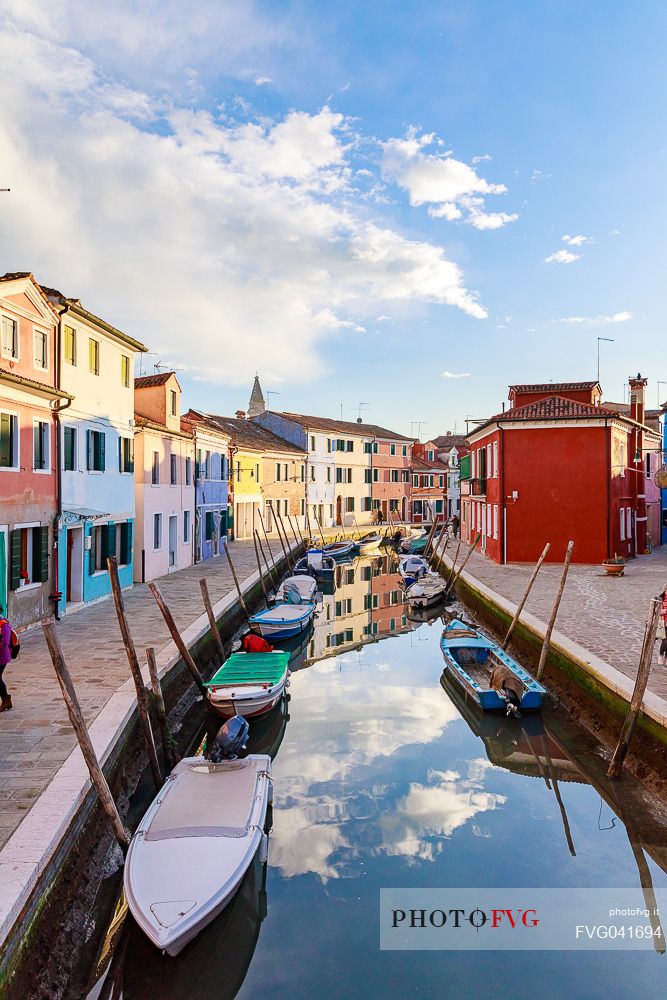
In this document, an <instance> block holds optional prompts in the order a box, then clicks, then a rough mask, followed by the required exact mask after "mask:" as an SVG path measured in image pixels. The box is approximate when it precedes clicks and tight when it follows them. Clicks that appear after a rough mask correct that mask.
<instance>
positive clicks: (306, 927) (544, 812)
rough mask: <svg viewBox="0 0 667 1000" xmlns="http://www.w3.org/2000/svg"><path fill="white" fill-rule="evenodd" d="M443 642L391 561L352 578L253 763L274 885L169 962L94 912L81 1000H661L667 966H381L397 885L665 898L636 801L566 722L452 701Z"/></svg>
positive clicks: (465, 960)
mask: <svg viewBox="0 0 667 1000" xmlns="http://www.w3.org/2000/svg"><path fill="white" fill-rule="evenodd" d="M452 610H457V609H456V608H453V609H451V608H450V611H452ZM461 610H462V609H460V608H459V609H458V611H459V612H461ZM441 629H442V621H441V619H440V618H437V619H436V620H435V621H433V622H431V623H428V622H425V623H418V622H412V621H410V619H409V617H408V609H407V608H406V607H405V606H404V605H403V604H402V593H401V589H400V578H399V577H398V576H397V575H396V573H395V565H394V561H393V558H392V557H391V556H383V557H381V558H376V559H373V560H369V559H363V560H357V562H355V563H354V564H351V565H350V566H345V567H341V568H340V569H339V570H338V580H337V586H336V588H335V590H334V592H333V593H331V594H329V595H325V597H324V602H323V606H322V610H321V612H320V614H319V616H318V620H317V623H316V625H315V629H314V632H313V633H312V635H311V636H309V637H308V639H307V641H306V642H305V643H302V644H301V646H300V648H298V649H296V650H294V656H293V664H292V666H293V673H292V678H291V688H290V701H289V703H288V704H286V705H284V706H282V707H279V708H278V709H276V710H274V713H272V715H271V716H270V717H267V718H265V719H263V720H261V721H258V722H257V723H256V724H254V726H253V733H252V739H251V745H250V749H251V750H260V751H264V752H271V753H272V754H274V764H273V778H274V807H273V829H272V833H271V837H270V847H269V863H268V867H267V869H266V870H264V869H263V868H262V866H261V865H260V864H259V863H258V862H255V864H253V866H251V868H250V869H249V871H248V874H247V876H246V878H245V880H244V882H243V884H242V887H241V889H240V891H239V893H238V894H237V896H236V897H235V899H234V901H233V903H232V904H231V905H230V906H229V907H228V908H227V910H226V911H225V912H224V913H223V914H221V916H220V917H219V918H218V919H217V920H216V921H215V922H214V923H213V924H211V925H210V926H209V928H208V929H207V930H206V931H205V932H203V933H202V934H201V935H200V936H199V938H197V939H196V940H195V941H194V942H193V943H192V944H191V945H189V946H188V947H187V948H186V949H185V951H184V952H183V953H182V954H181V955H180V956H179V957H178V958H175V959H174V958H168V957H162V955H160V954H159V953H158V952H157V951H156V949H155V948H154V947H153V946H152V945H151V944H149V942H148V941H147V939H145V938H144V936H143V935H142V933H141V932H140V931H139V930H138V928H137V927H136V926H135V925H133V922H132V920H131V918H130V917H127V919H126V920H125V921H124V925H123V926H122V927H121V928H120V929H119V930H118V933H116V935H115V937H114V936H112V935H111V934H106V937H105V932H106V925H107V920H106V919H105V920H104V922H102V921H100V920H96V919H95V914H93V915H92V916H91V922H90V926H89V928H88V931H87V932H86V933H87V938H88V940H87V943H86V947H85V949H84V951H83V952H82V954H85V956H86V968H83V967H82V968H77V969H76V970H75V971H74V972H73V975H72V978H71V980H70V983H71V985H70V990H69V993H68V994H67V995H68V996H69V997H70V998H71V1000H74V998H77V1000H78V998H79V997H82V996H86V995H87V996H88V997H89V1000H112V998H120V997H122V998H123V1000H194V998H197V1000H202V998H208V1000H224V998H231V997H234V996H237V995H238V996H239V997H241V998H244V1000H260V998H261V1000H267V998H274V997H276V998H278V997H280V998H311V997H312V998H352V997H368V998H376V997H377V998H385V997H387V998H394V997H396V998H399V997H400V998H403V997H455V998H458V997H462V998H463V997H465V998H467V1000H476V998H484V1000H487V998H489V997H490V996H494V997H497V998H502V1000H505V998H507V1000H510V998H511V1000H515V998H524V997H525V998H533V997H540V998H542V1000H548V998H551V997H553V998H556V997H560V996H562V995H564V994H565V995H567V996H568V997H571V998H574V1000H584V998H585V1000H593V998H600V1000H603V998H604V1000H609V998H615V997H627V996H633V997H646V998H653V997H659V996H664V995H665V994H666V992H667V956H665V955H663V954H657V953H656V952H655V951H648V952H644V953H639V952H631V951H627V952H620V953H618V952H617V953H612V952H598V953H594V952H583V953H572V952H508V953H502V952H494V951H490V952H468V953H466V952H453V951H450V952H444V951H443V952H438V951H430V952H429V951H423V952H422V951H403V952H391V951H380V949H379V895H380V890H381V889H382V888H384V887H412V888H420V887H423V888H431V887H447V886H451V887H477V886H492V887H495V886H525V887H542V886H545V887H546V886H554V887H568V886H572V887H616V886H639V885H640V884H641V885H643V886H644V888H645V889H646V890H647V891H648V890H649V887H650V886H651V885H652V886H654V887H655V888H656V889H665V888H667V875H666V874H665V870H666V869H667V837H666V836H665V833H666V830H665V826H664V825H662V824H661V823H660V822H659V821H658V820H656V818H655V814H654V812H651V811H650V809H649V808H648V807H649V803H648V801H647V800H646V797H645V793H644V792H643V791H642V789H641V788H639V786H637V785H635V783H634V782H632V780H631V779H629V778H628V779H626V780H624V782H623V783H622V784H621V785H617V786H616V788H613V787H611V786H610V783H609V782H607V781H606V778H605V777H604V773H605V763H606V762H605V760H604V755H603V753H602V750H601V748H600V746H599V745H598V744H597V743H596V741H595V740H594V738H593V737H592V736H590V734H588V733H587V732H585V731H584V730H583V729H581V728H579V727H578V726H577V725H576V724H575V723H573V722H572V721H571V720H570V719H569V718H568V717H567V716H566V715H565V713H564V712H562V711H559V710H558V709H549V710H547V711H545V712H544V713H543V719H542V721H540V720H539V719H528V718H527V717H524V719H523V720H522V721H521V722H517V721H515V720H509V721H505V720H504V719H502V718H497V717H494V718H486V719H481V718H480V717H479V716H478V715H477V714H476V713H475V712H474V711H471V710H470V709H469V707H468V706H467V705H466V704H465V703H464V702H461V700H460V699H459V697H458V693H457V691H456V690H454V689H450V688H448V687H443V685H442V684H441V674H442V667H443V660H442V655H441V652H440V649H439V639H440V634H441ZM197 711H201V706H199V707H198V709H197ZM147 801H148V799H146V802H144V803H143V804H141V803H140V804H141V805H142V807H143V805H145V804H147ZM645 801H646V809H644V803H645ZM136 806H137V804H136V803H135V808H136ZM139 814H140V810H139ZM137 818H138V817H137ZM119 882H120V875H119V873H118V872H115V873H114V874H113V875H112V876H110V879H109V886H108V887H107V889H109V888H110V889H111V890H113V891H114V892H115V893H117V891H118V885H119ZM104 898H106V899H107V903H108V892H107V893H106V897H105V893H104V892H101V893H100V899H104ZM100 906H101V904H100ZM107 910H108V905H107ZM665 923H666V924H667V920H665ZM663 940H664V939H663Z"/></svg>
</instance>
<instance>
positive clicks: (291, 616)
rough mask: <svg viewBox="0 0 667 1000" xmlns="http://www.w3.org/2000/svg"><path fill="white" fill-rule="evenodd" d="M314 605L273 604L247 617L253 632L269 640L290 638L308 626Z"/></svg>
mask: <svg viewBox="0 0 667 1000" xmlns="http://www.w3.org/2000/svg"><path fill="white" fill-rule="evenodd" d="M314 614H315V605H314V604H312V603H310V602H309V603H308V604H274V606H273V607H272V608H266V609H265V610H264V611H258V613H257V614H256V615H252V616H251V617H250V618H249V619H248V623H249V625H250V628H251V629H252V631H253V632H258V633H259V634H260V635H261V636H263V637H264V638H265V639H267V640H268V641H269V642H275V641H276V640H279V639H291V638H292V636H294V635H299V633H300V632H305V630H306V629H307V628H308V627H309V625H310V623H311V621H312V618H313V615H314Z"/></svg>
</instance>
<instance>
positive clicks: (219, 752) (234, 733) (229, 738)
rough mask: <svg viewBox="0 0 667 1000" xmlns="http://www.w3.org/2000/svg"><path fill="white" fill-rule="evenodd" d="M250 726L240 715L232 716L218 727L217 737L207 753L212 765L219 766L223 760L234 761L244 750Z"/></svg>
mask: <svg viewBox="0 0 667 1000" xmlns="http://www.w3.org/2000/svg"><path fill="white" fill-rule="evenodd" d="M249 735H250V726H249V725H248V722H247V720H246V719H244V718H243V716H242V715H234V716H232V718H231V719H227V721H226V722H225V723H224V725H222V726H220V729H219V730H218V735H217V736H216V738H215V740H214V741H213V745H212V747H211V749H210V750H209V751H208V753H207V757H208V759H209V760H210V761H211V763H212V764H220V763H221V762H222V761H223V760H236V758H237V757H238V756H239V755H240V754H241V752H242V751H243V750H245V747H246V743H247V742H248V736H249Z"/></svg>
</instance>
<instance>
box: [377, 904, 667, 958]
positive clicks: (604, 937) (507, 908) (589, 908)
mask: <svg viewBox="0 0 667 1000" xmlns="http://www.w3.org/2000/svg"><path fill="white" fill-rule="evenodd" d="M661 910H662V912H663V913H665V914H667V890H661V891H658V892H655V893H652V894H651V901H650V905H648V904H647V901H646V900H645V898H644V894H643V892H642V890H641V889H541V888H535V889H449V888H447V889H383V890H381V893H380V947H381V948H382V949H387V950H456V951H468V950H475V951H484V950H486V951H496V950H505V951H506V950H509V951H524V950H529V951H533V950H541V951H542V950H547V951H565V950H572V951H580V950H600V949H606V950H643V949H653V950H655V951H658V952H664V951H665V939H664V935H663V929H662V923H661V919H660V912H661Z"/></svg>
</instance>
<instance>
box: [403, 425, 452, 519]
mask: <svg viewBox="0 0 667 1000" xmlns="http://www.w3.org/2000/svg"><path fill="white" fill-rule="evenodd" d="M448 472H449V463H448V462H447V461H444V460H443V459H442V458H440V457H439V456H438V446H437V444H436V442H435V441H425V442H424V444H422V443H421V442H420V441H415V443H414V444H413V446H412V466H411V469H410V475H411V483H412V485H411V489H410V520H411V521H412V523H413V524H422V523H423V522H428V523H431V522H432V521H433V519H434V518H435V519H436V520H438V521H443V520H445V518H446V517H447V474H448Z"/></svg>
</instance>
